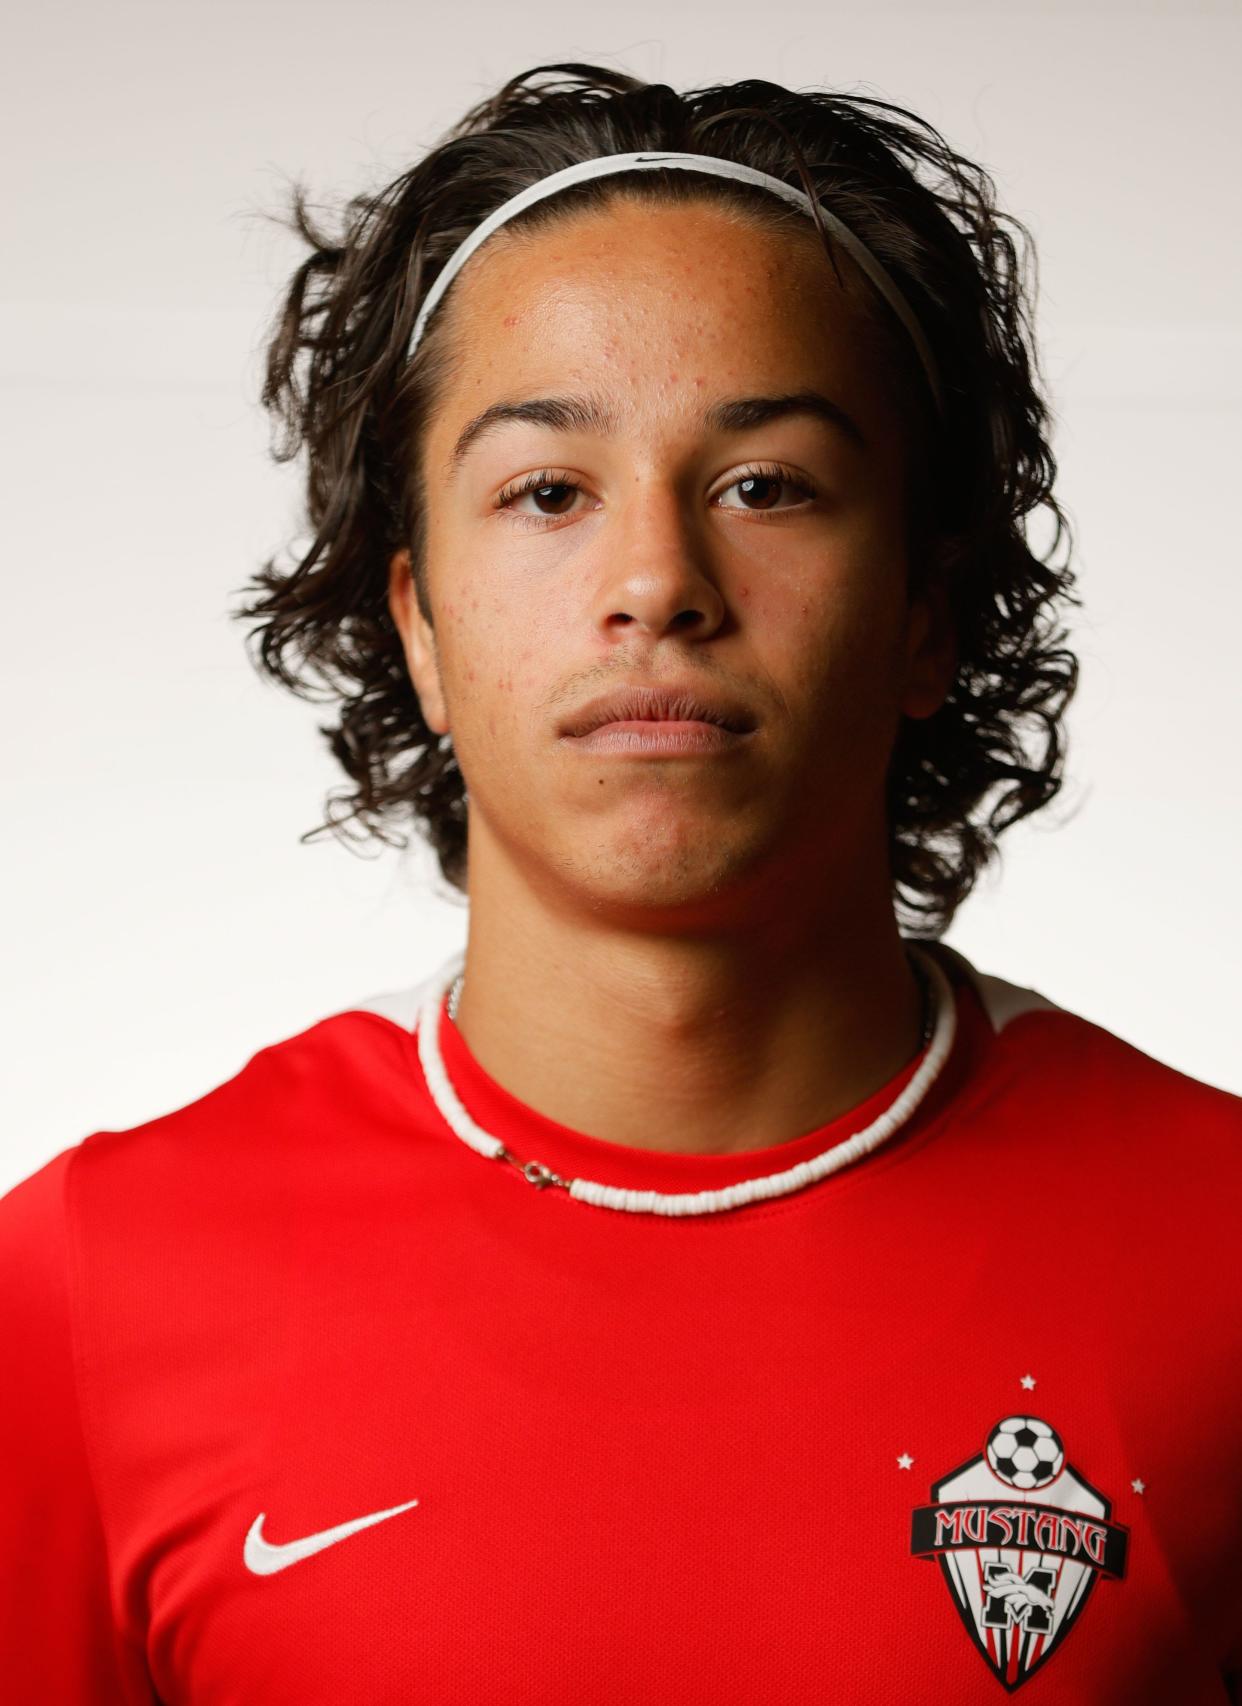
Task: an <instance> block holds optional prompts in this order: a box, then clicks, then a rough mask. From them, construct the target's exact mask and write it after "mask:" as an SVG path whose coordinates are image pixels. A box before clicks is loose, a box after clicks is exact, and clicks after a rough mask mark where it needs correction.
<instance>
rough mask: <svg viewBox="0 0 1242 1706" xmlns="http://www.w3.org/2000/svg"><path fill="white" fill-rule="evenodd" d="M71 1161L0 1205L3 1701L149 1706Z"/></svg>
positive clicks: (69, 1153)
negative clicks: (77, 1362)
mask: <svg viewBox="0 0 1242 1706" xmlns="http://www.w3.org/2000/svg"><path fill="white" fill-rule="evenodd" d="M76 1152H77V1147H76V1146H75V1148H73V1149H67V1150H64V1151H62V1152H61V1154H59V1155H57V1156H56V1157H55V1158H54V1159H53V1160H51V1161H49V1162H47V1163H46V1164H45V1165H44V1166H43V1167H41V1168H40V1169H39V1170H38V1171H37V1172H35V1173H32V1174H31V1175H30V1176H29V1177H28V1178H26V1179H24V1180H23V1181H22V1182H21V1183H20V1184H18V1185H16V1186H15V1187H14V1188H13V1189H11V1190H10V1191H9V1192H8V1193H7V1194H6V1195H5V1196H3V1197H0V1369H2V1370H3V1374H2V1376H0V1679H2V1681H0V1695H2V1696H3V1698H4V1700H5V1701H6V1703H7V1706H35V1703H36V1702H38V1706H69V1703H70V1702H73V1703H74V1706H105V1703H106V1706H133V1703H136V1702H141V1703H142V1706H150V1703H151V1702H153V1701H155V1700H156V1695H155V1692H154V1690H153V1689H152V1687H151V1685H150V1682H149V1680H148V1677H147V1670H146V1665H145V1662H144V1659H143V1655H142V1653H141V1651H139V1650H138V1649H137V1648H136V1647H135V1646H134V1645H133V1643H132V1642H128V1641H125V1640H123V1639H122V1637H121V1634H120V1632H119V1630H118V1629H117V1627H116V1624H115V1621H114V1617H113V1611H112V1605H111V1596H110V1593H109V1573H108V1557H107V1547H106V1543H105V1538H104V1532H103V1527H102V1524H101V1520H100V1514H99V1507H98V1503H97V1500H96V1496H95V1489H94V1485H93V1482H92V1476H91V1468H90V1464H89V1461H88V1457H87V1451H86V1443H85V1440H84V1438H83V1433H82V1425H81V1417H80V1412H79V1407H78V1393H77V1382H76V1375H75V1370H74V1353H73V1339H72V1322H71V1318H70V1307H71V1306H70V1294H69V1286H68V1265H67V1260H66V1257H67V1253H68V1251H67V1235H66V1233H67V1229H66V1214H65V1195H66V1182H67V1180H68V1177H69V1174H70V1171H71V1167H72V1162H73V1157H74V1155H75V1154H76Z"/></svg>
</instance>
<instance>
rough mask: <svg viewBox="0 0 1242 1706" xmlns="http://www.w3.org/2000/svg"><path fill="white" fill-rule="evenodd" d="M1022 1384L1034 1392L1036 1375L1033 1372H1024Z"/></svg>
mask: <svg viewBox="0 0 1242 1706" xmlns="http://www.w3.org/2000/svg"><path fill="white" fill-rule="evenodd" d="M1021 1384H1022V1385H1023V1386H1024V1387H1025V1388H1026V1390H1027V1391H1028V1392H1033V1391H1034V1390H1035V1376H1034V1375H1033V1374H1024V1375H1023V1376H1022V1380H1021Z"/></svg>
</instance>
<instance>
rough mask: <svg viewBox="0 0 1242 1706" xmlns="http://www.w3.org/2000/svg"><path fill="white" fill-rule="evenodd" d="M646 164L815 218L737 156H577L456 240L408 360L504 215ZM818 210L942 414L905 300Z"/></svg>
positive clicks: (794, 193)
mask: <svg viewBox="0 0 1242 1706" xmlns="http://www.w3.org/2000/svg"><path fill="white" fill-rule="evenodd" d="M651 167H658V168H660V169H661V170H663V169H666V168H669V167H680V168H682V169H684V170H686V171H691V172H705V173H707V174H708V175H709V176H712V177H717V178H736V179H737V181H738V182H739V183H743V184H757V185H759V186H760V187H761V188H762V189H766V190H770V191H771V192H772V194H773V195H776V196H779V197H780V198H781V199H782V200H783V201H787V202H790V203H791V204H792V205H793V206H794V207H796V208H799V209H801V211H802V212H803V213H805V214H806V215H807V216H808V218H810V219H814V217H815V216H814V214H813V213H812V211H811V198H810V197H809V196H808V195H807V194H806V193H805V191H803V190H800V189H795V188H794V186H793V185H792V184H787V183H785V182H784V181H783V180H782V179H781V178H774V177H773V176H772V175H771V173H769V172H760V171H756V169H755V168H754V167H753V166H742V165H739V164H738V162H737V161H736V160H722V159H720V158H719V157H718V156H717V155H715V154H600V155H598V156H597V157H596V158H594V159H592V160H579V161H577V162H576V163H575V164H574V165H572V166H566V167H564V168H563V169H562V170H561V171H559V172H551V173H549V175H548V176H547V177H546V178H540V179H539V180H538V181H537V182H536V183H533V184H530V185H528V186H527V188H526V189H524V190H520V191H519V192H518V194H517V195H515V196H510V198H509V200H508V201H505V202H502V203H501V204H500V206H499V207H498V208H497V209H496V210H495V212H494V213H489V214H488V216H487V218H486V219H484V220H483V221H481V223H480V224H478V225H476V226H475V228H474V230H473V231H472V232H471V233H470V235H469V236H468V237H466V238H465V239H464V240H463V241H462V242H460V243H459V244H458V245H457V247H456V248H455V249H454V250H453V253H452V254H451V255H450V256H449V258H448V260H447V261H445V263H444V265H443V267H441V269H440V271H439V273H438V274H437V275H436V280H435V283H434V284H433V285H432V287H431V289H430V290H429V291H428V292H427V295H426V296H425V297H424V299H423V304H422V307H421V308H420V309H419V311H418V318H417V319H416V320H415V322H414V330H413V331H412V332H411V334H410V342H409V346H408V348H407V350H406V358H407V360H408V359H409V357H410V356H412V355H413V354H414V351H415V350H416V349H417V347H418V343H419V340H420V338H421V337H422V335H423V332H424V330H425V329H426V326H427V321H428V319H429V318H430V316H431V314H432V312H433V311H434V309H435V307H436V304H437V303H438V302H439V300H440V298H441V297H442V296H443V295H444V292H445V291H446V290H447V289H448V287H449V285H450V284H451V283H452V282H453V280H454V278H455V277H456V276H457V274H458V273H459V272H460V271H461V269H462V267H463V266H464V265H465V264H466V262H467V261H468V260H469V259H470V257H471V255H473V253H474V251H475V250H476V249H477V248H478V247H479V245H480V244H481V243H485V242H486V241H487V239H488V238H489V237H490V236H491V234H492V232H493V231H497V230H499V228H500V227H501V226H502V225H503V224H504V223H505V221H506V220H509V219H512V218H513V216H514V214H516V213H521V212H522V211H523V209H525V208H528V207H531V206H533V205H534V203H535V202H537V201H542V200H543V198H544V197H545V196H549V195H554V194H555V193H556V191H557V190H562V189H567V188H568V187H569V185H570V184H579V183H583V182H585V181H586V180H587V179H589V178H602V177H606V176H607V175H608V174H610V173H612V172H641V171H644V170H646V169H648V168H651ZM819 211H820V216H821V217H822V219H823V221H824V224H825V225H826V226H827V227H828V229H829V230H830V231H831V232H832V234H833V236H834V237H835V238H836V240H837V241H838V242H839V243H840V244H841V246H842V248H843V249H845V251H846V252H847V254H849V255H850V256H851V257H852V259H853V260H854V261H856V262H857V264H858V265H859V267H861V268H862V270H863V272H864V273H865V274H866V275H867V277H868V278H869V279H870V280H871V282H872V284H874V285H875V287H876V289H877V290H878V291H879V292H880V295H881V296H882V297H883V298H884V300H885V301H886V302H887V303H888V305H889V307H890V308H891V309H892V310H893V312H894V314H896V316H897V318H898V319H899V320H900V321H901V323H902V325H903V326H904V327H905V329H906V331H907V332H908V333H909V335H910V340H911V342H912V343H913V345H914V347H915V349H916V350H917V352H918V357H919V360H920V362H921V363H922V365H923V372H924V373H925V374H926V376H927V383H928V385H929V386H930V387H931V392H932V396H933V397H934V399H935V402H936V408H937V410H938V411H939V412H940V413H941V414H942V415H943V413H944V401H943V395H942V392H941V389H940V379H939V374H938V371H937V367H936V361H935V357H934V356H933V355H932V352H931V348H930V346H929V344H928V342H927V339H926V338H925V337H924V336H923V329H922V327H921V326H920V325H919V323H918V320H917V319H916V318H915V315H914V313H913V311H912V309H911V308H910V305H909V303H908V302H907V301H906V299H905V297H904V296H902V294H901V292H900V291H899V290H898V288H897V286H896V285H895V284H894V283H893V281H892V279H891V278H890V277H889V275H888V274H887V273H886V272H885V270H884V268H883V267H882V266H881V265H880V263H879V261H877V260H876V258H875V256H874V255H873V254H872V253H871V251H870V250H869V249H868V248H867V247H866V246H865V245H864V244H863V243H862V242H860V240H859V239H858V238H857V237H856V236H855V235H854V233H853V232H852V231H851V230H850V229H849V227H848V226H847V225H844V224H843V223H842V222H841V220H839V219H838V218H837V216H836V215H835V214H833V213H829V211H828V209H827V208H826V207H824V205H823V204H822V202H821V203H820V209H819Z"/></svg>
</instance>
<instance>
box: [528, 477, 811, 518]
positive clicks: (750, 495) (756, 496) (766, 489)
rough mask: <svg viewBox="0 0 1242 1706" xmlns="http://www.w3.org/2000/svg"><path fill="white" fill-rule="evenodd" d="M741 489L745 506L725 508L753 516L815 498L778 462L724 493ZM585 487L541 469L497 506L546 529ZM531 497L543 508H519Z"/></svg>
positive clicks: (569, 509)
mask: <svg viewBox="0 0 1242 1706" xmlns="http://www.w3.org/2000/svg"><path fill="white" fill-rule="evenodd" d="M735 486H736V487H737V488H738V490H739V492H740V494H741V496H742V498H743V502H742V503H741V504H721V505H720V508H721V509H740V510H741V511H743V512H744V513H748V514H751V515H763V514H766V513H767V512H768V511H771V510H775V509H778V508H779V509H789V508H794V509H796V508H797V507H798V505H797V504H793V505H789V504H780V503H779V499H780V497H781V495H782V493H790V492H792V493H794V494H796V495H797V497H799V498H800V499H802V500H804V501H805V500H809V499H811V498H813V497H815V495H816V492H815V488H814V486H812V485H811V483H810V482H809V481H808V480H806V479H804V478H803V477H802V476H801V475H798V474H793V473H791V472H790V470H789V469H788V468H782V467H781V466H780V465H779V464H778V463H765V464H764V465H762V466H758V465H757V466H755V467H751V468H747V469H746V470H744V472H743V473H741V474H738V475H736V476H735V477H734V478H733V479H732V480H731V481H730V482H729V484H728V485H727V486H725V487H724V488H723V491H732V490H733V488H734V487H735ZM581 490H582V487H581V486H580V485H579V484H578V482H577V481H576V480H571V479H569V478H568V477H566V476H565V475H563V474H558V473H557V472H556V471H555V470H554V469H551V468H541V469H540V470H539V472H538V473H536V474H524V475H523V476H522V478H521V479H519V480H514V481H513V482H512V483H511V484H510V485H507V486H505V487H504V489H503V490H502V491H501V492H500V493H499V494H498V495H497V497H496V501H495V507H496V508H497V509H501V510H507V511H508V512H509V513H510V514H511V515H512V516H513V519H514V520H515V521H516V522H518V524H519V525H520V526H523V527H536V528H538V527H545V526H547V525H548V524H549V523H551V522H554V521H558V520H561V519H562V518H564V517H565V516H568V515H570V514H571V513H572V510H573V500H574V495H575V493H577V492H580V491H581ZM527 497H529V498H531V499H532V500H533V501H534V502H535V503H536V504H537V505H538V506H539V507H538V509H537V510H535V511H533V512H532V511H531V510H526V509H518V508H517V507H516V506H517V504H518V502H519V500H520V499H523V498H527Z"/></svg>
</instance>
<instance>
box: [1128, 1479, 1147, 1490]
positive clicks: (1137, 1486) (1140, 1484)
mask: <svg viewBox="0 0 1242 1706" xmlns="http://www.w3.org/2000/svg"><path fill="white" fill-rule="evenodd" d="M1130 1485H1131V1486H1132V1487H1133V1488H1134V1491H1135V1492H1136V1493H1145V1492H1146V1491H1147V1483H1146V1482H1145V1481H1140V1480H1139V1479H1138V1477H1137V1476H1135V1478H1134V1480H1133V1481H1131V1483H1130Z"/></svg>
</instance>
